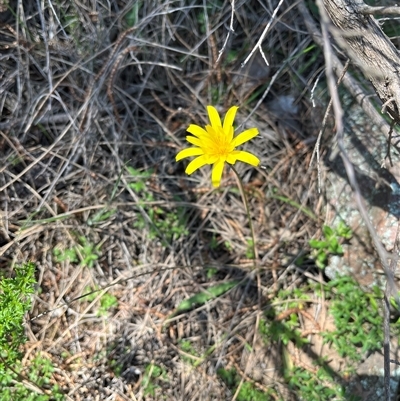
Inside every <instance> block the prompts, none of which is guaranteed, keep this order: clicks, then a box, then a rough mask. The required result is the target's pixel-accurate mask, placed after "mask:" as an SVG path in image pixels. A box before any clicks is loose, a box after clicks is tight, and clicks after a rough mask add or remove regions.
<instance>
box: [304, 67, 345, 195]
mask: <svg viewBox="0 0 400 401" xmlns="http://www.w3.org/2000/svg"><path fill="white" fill-rule="evenodd" d="M349 64H350V60H347V61H346V64H345V66H344V67H343V72H342V73H341V75H340V77H339V79H338V80H337V83H336V88H338V87H339V85H340V83H341V82H342V80H343V77H344V76H345V74H346V72H347V69H348V68H349ZM331 107H332V99H331V100H330V101H329V103H328V107H327V108H326V111H325V115H324V118H323V120H322V127H321V130H320V131H319V134H318V138H317V142H316V144H315V147H314V150H313V152H312V155H311V160H310V163H309V167H311V165H312V162H313V160H314V157H315V155H317V167H318V193H321V167H320V166H321V164H320V153H319V148H320V144H321V138H322V134H323V133H324V131H325V128H326V122H327V120H328V115H329V113H330V111H331Z"/></svg>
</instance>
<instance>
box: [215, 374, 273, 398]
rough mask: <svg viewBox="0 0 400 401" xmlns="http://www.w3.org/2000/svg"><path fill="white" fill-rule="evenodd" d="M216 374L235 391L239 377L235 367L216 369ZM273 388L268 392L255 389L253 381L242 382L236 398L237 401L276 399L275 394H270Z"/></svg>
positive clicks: (239, 380)
mask: <svg viewBox="0 0 400 401" xmlns="http://www.w3.org/2000/svg"><path fill="white" fill-rule="evenodd" d="M217 374H218V376H219V377H220V378H221V379H222V380H223V381H224V383H225V384H226V385H227V387H228V388H229V389H230V390H231V391H232V392H236V390H237V388H238V386H239V384H240V382H241V378H240V376H239V374H238V373H237V372H236V370H235V369H229V370H227V369H223V368H221V369H218V370H217ZM272 392H273V390H272V389H271V390H270V392H269V393H267V392H264V391H261V390H259V389H257V388H256V387H255V386H254V384H253V383H250V382H244V383H243V384H242V386H241V387H240V390H239V393H238V395H237V398H236V400H238V401H249V400H251V401H271V400H276V394H274V395H273V396H272V395H271V394H272Z"/></svg>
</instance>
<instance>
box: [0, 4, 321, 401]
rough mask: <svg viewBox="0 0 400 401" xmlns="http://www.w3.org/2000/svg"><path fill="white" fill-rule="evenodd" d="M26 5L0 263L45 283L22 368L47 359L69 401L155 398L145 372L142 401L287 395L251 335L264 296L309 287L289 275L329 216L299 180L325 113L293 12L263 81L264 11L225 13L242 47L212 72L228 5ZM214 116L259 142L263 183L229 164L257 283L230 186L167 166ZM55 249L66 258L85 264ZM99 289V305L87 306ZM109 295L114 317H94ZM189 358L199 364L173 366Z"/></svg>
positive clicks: (257, 7) (15, 35) (10, 22)
mask: <svg viewBox="0 0 400 401" xmlns="http://www.w3.org/2000/svg"><path fill="white" fill-rule="evenodd" d="M21 3H22V4H20V7H19V9H16V8H14V10H15V11H16V13H17V17H18V18H15V16H14V15H13V14H12V13H11V12H9V11H6V12H3V13H1V14H0V18H1V21H2V25H1V31H0V32H1V37H2V39H1V44H0V45H1V48H2V56H1V64H0V66H1V67H0V68H1V74H2V83H1V91H0V93H1V102H0V107H1V117H0V129H1V130H0V134H1V138H0V144H1V149H2V152H1V172H0V194H1V195H0V197H1V209H2V226H1V237H0V239H1V244H0V245H1V246H2V247H1V248H0V262H1V268H2V270H9V269H11V268H12V266H13V265H14V263H16V262H18V263H21V262H23V261H26V260H28V259H30V260H33V261H34V262H35V264H36V265H37V271H38V273H37V280H38V288H40V290H41V291H40V292H38V294H37V296H36V297H35V299H34V305H33V308H32V311H31V313H30V317H31V320H30V321H29V323H28V324H27V333H28V337H29V342H28V343H27V346H26V351H27V353H26V361H28V360H29V359H30V358H31V357H32V356H33V355H34V354H35V353H37V352H39V351H41V352H43V353H44V354H45V355H47V356H48V357H49V358H50V359H51V360H52V361H53V363H54V365H55V366H56V368H57V369H56V372H55V374H54V381H55V382H57V383H58V384H59V385H60V386H61V387H62V388H63V390H64V391H65V393H66V394H67V399H72V400H85V401H90V400H99V399H101V400H134V399H137V400H139V399H143V398H146V399H151V398H152V397H151V396H149V395H147V397H145V395H144V389H143V386H142V379H143V376H144V374H145V369H146V368H148V367H149V366H150V367H151V366H152V365H151V364H153V365H154V366H156V367H161V368H162V369H163V370H164V371H165V372H166V373H165V374H166V377H167V378H166V379H165V380H163V379H162V377H161V378H159V379H158V380H157V385H158V386H159V387H158V388H157V389H156V390H155V395H154V397H153V398H154V399H162V397H164V398H165V399H169V400H175V399H176V400H189V399H190V400H207V399H214V400H217V399H218V400H222V399H231V398H232V396H233V394H231V393H230V391H229V389H228V388H227V387H226V385H225V384H224V383H223V382H222V381H221V380H220V379H219V378H218V376H217V375H216V370H217V369H218V367H221V366H222V367H226V368H229V367H235V368H236V369H237V371H240V372H241V375H242V378H243V379H244V380H249V381H251V382H255V383H258V384H257V386H258V387H260V388H264V389H265V388H266V387H268V388H272V389H274V390H275V391H276V393H275V394H281V396H282V397H283V398H284V399H290V397H293V395H290V392H289V390H288V389H287V388H286V387H285V384H284V381H283V379H282V377H281V376H280V375H279V374H278V371H279V369H280V368H281V366H282V364H281V360H280V359H281V356H280V355H279V351H278V350H275V349H271V348H267V347H265V346H264V345H263V342H262V339H261V338H260V335H259V333H258V325H259V321H260V317H261V315H262V313H263V311H264V310H266V309H268V308H271V306H270V304H269V300H270V299H271V297H272V295H271V294H275V293H276V291H277V290H278V289H279V288H294V287H296V286H298V285H299V284H300V283H301V282H302V281H303V280H304V279H305V275H304V273H306V275H308V276H309V277H315V279H316V280H319V279H320V278H318V276H317V275H315V271H314V270H313V269H312V267H311V270H310V271H309V272H308V271H307V269H306V271H305V272H304V271H301V272H300V271H298V270H297V269H296V268H295V267H294V265H293V264H292V262H293V259H294V258H295V257H296V256H298V255H299V254H301V253H302V251H303V249H304V248H305V247H307V243H308V240H309V239H310V238H312V237H313V236H315V235H316V233H317V232H318V230H319V229H320V227H321V225H322V221H323V216H322V215H321V213H322V208H323V204H324V201H323V197H322V195H319V194H318V190H317V171H316V170H315V169H309V168H308V165H309V162H310V158H311V154H312V144H313V142H314V141H315V138H316V135H317V133H318V129H319V124H320V120H321V117H322V115H323V105H322V104H318V99H317V105H316V107H315V108H312V107H311V104H310V94H311V89H312V86H313V84H314V82H315V80H316V78H317V77H318V75H319V74H320V73H321V72H322V69H323V61H322V55H321V52H320V50H319V49H318V48H316V47H312V46H313V44H312V41H311V39H310V37H309V35H308V34H307V33H306V28H305V27H304V26H303V23H302V21H301V18H299V17H298V13H297V11H296V8H295V7H294V5H293V4H292V2H290V1H287V2H284V5H283V6H282V11H281V12H279V13H278V18H277V19H276V21H275V22H274V23H273V24H272V26H271V28H270V33H269V34H268V35H267V36H266V39H265V41H264V43H263V50H264V52H265V55H266V56H267V58H268V60H269V63H270V65H269V66H266V65H265V63H264V61H263V60H262V58H261V57H260V56H259V54H257V55H256V56H255V57H254V58H253V59H252V61H251V62H249V63H248V64H247V65H246V67H244V68H243V69H241V68H240V65H241V63H242V62H243V60H244V59H245V58H246V56H247V55H248V54H249V52H250V51H251V49H252V46H253V45H254V44H255V43H256V42H257V40H258V38H259V37H260V35H261V33H262V31H263V29H264V27H265V24H266V21H267V20H268V19H269V18H270V15H271V13H272V12H273V10H274V6H275V5H276V4H275V3H274V2H263V1H258V0H252V1H236V2H235V3H236V4H235V9H236V10H235V14H234V29H235V32H234V33H231V35H230V37H229V40H228V42H227V45H226V47H225V49H224V52H223V54H222V57H221V59H220V61H219V62H218V63H216V61H217V58H218V52H219V50H220V49H221V48H222V46H223V43H224V41H225V39H226V37H227V34H228V31H229V24H230V19H231V7H230V2H228V1H210V2H202V1H197V0H192V1H171V0H165V1H160V0H158V1H155V0H153V1H150V0H149V1H145V2H142V1H116V0H112V1H104V0H97V1H95V2H91V1H81V2H78V1H60V2H49V3H47V2H46V5H45V8H44V9H42V8H41V9H38V8H37V4H38V3H39V2H38V3H37V2H21ZM26 3H29V4H26ZM41 4H42V3H41ZM17 21H18V22H17ZM129 24H131V25H129ZM43 27H45V29H44V30H43ZM260 99H264V100H263V101H261V102H258V101H259V100H260ZM207 104H216V105H217V106H218V108H219V109H220V111H221V112H225V111H226V110H227V108H228V107H229V106H230V105H232V104H238V105H240V110H239V115H238V122H239V123H240V124H243V126H246V127H251V126H257V127H258V128H259V130H260V135H259V137H257V138H256V140H254V141H253V143H252V144H249V149H251V150H253V151H254V152H255V153H256V154H257V155H258V156H259V157H260V159H261V160H262V165H263V168H260V169H255V170H254V169H249V168H247V167H245V166H239V172H240V175H241V176H242V177H243V181H244V185H245V188H246V192H247V194H248V196H249V198H250V205H251V210H252V213H253V218H254V220H253V223H254V227H255V234H256V238H257V250H258V254H259V260H258V261H257V264H258V267H259V268H258V269H257V270H256V271H253V270H252V263H253V262H252V261H251V260H249V259H248V256H249V241H250V239H251V233H250V230H249V227H248V223H247V218H246V213H245V210H244V207H243V205H242V200H241V197H240V194H239V192H238V191H237V189H236V188H237V185H236V184H237V183H236V181H235V176H234V175H233V174H232V173H231V172H230V171H228V170H226V171H225V175H224V178H223V185H222V186H221V189H219V190H212V189H211V187H210V182H209V171H207V169H204V170H202V171H199V172H197V173H196V174H194V175H193V176H191V177H188V176H186V175H185V174H184V163H178V164H177V163H175V161H174V157H175V154H176V152H177V150H178V149H180V148H181V147H182V146H183V143H184V136H185V130H186V128H187V126H188V124H190V123H198V124H204V123H205V122H206V113H205V106H206V105H207ZM249 115H250V117H247V116H249ZM129 168H133V169H134V170H129ZM146 173H147V175H146ZM135 174H136V175H135ZM140 174H144V175H140ZM138 182H139V183H142V187H141V189H139V190H138V187H137V186H136V187H135V183H136V184H137V183H138ZM139 185H140V184H139ZM285 199H286V200H291V201H294V202H296V203H298V204H301V205H302V206H303V207H305V208H309V209H310V210H311V211H312V212H313V213H314V215H315V216H316V217H315V219H312V218H310V216H309V215H307V214H305V213H303V212H302V211H301V210H300V209H299V208H298V207H294V206H293V204H291V203H290V202H285V201H284V200H285ZM109 211H112V213H110V214H109V215H108V216H106V217H104V213H106V212H109ZM99 212H102V213H103V217H104V218H103V219H102V220H100V221H97V222H96V221H93V220H96V216H98V213H99ZM168 213H170V214H171V216H178V220H176V219H175V220H174V217H168V216H169V215H168ZM168 219H170V220H168ZM171 219H172V220H171ZM179 219H181V220H180V221H181V223H179V224H180V225H179V224H178V228H179V229H180V230H181V231H180V232H178V233H177V234H173V233H171V230H170V227H171V225H172V224H173V222H174V221H175V222H176V221H179ZM163 222H164V223H165V224H163ZM182 222H184V223H182ZM85 244H86V245H88V244H90V245H96V246H98V251H95V250H93V249H92V251H91V252H92V254H94V255H95V257H94V259H93V263H92V266H89V265H88V263H82V261H83V260H84V259H85V257H86V256H87V254H86V253H85V252H86V251H85V250H83V248H84V246H85ZM54 249H58V250H59V251H60V252H61V254H62V253H65V251H66V250H71V249H72V250H74V249H75V253H76V258H77V260H76V261H75V262H74V261H71V260H70V259H66V260H61V259H62V258H58V259H57V257H56V255H55V254H54ZM96 255H97V256H96ZM211 268H212V269H214V270H210V269H211ZM210 272H212V273H213V274H210ZM233 279H235V280H241V281H242V284H241V285H240V286H238V287H236V288H235V289H234V290H232V291H229V292H228V293H226V294H224V296H223V297H220V298H217V299H214V300H211V301H210V302H208V303H207V304H205V305H202V306H200V307H198V308H195V309H194V310H191V311H188V312H187V313H184V314H181V315H178V316H176V317H174V318H172V319H171V320H169V321H168V320H167V318H168V317H169V316H170V314H171V313H172V312H173V311H174V309H175V308H176V307H177V306H178V305H179V303H180V302H181V301H182V300H183V299H186V298H188V297H190V296H192V295H194V294H196V293H198V292H199V291H201V290H204V289H207V288H209V287H210V286H212V285H215V284H218V283H222V282H227V281H229V280H233ZM94 288H103V290H102V291H100V292H98V293H97V296H95V297H91V298H90V299H88V297H82V296H83V295H84V294H86V293H87V292H88V291H89V289H94ZM104 293H108V294H111V295H113V296H115V297H116V299H117V301H118V304H117V306H116V307H113V308H111V309H109V310H108V311H107V313H106V315H105V316H99V315H98V310H99V308H100V302H101V301H100V300H101V297H102V295H103V294H104ZM48 311H51V312H49V313H47V312H48ZM309 328H310V327H309V325H308V323H307V324H306V323H305V326H304V330H306V329H309ZM182 340H188V341H190V343H191V344H192V346H193V348H194V349H195V351H196V355H197V356H193V355H192V356H188V355H185V352H184V351H182V349H181V343H182ZM249 345H250V347H251V349H252V350H253V351H252V352H249V349H250V347H249ZM185 356H186V357H187V358H192V359H193V360H194V362H195V363H196V367H194V366H193V364H191V363H187V362H186V363H185V359H184V358H183V357H185ZM295 360H297V359H295ZM117 370H118V372H119V375H118V374H116V371H117Z"/></svg>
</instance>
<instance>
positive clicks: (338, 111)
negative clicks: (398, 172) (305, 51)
mask: <svg viewBox="0 0 400 401" xmlns="http://www.w3.org/2000/svg"><path fill="white" fill-rule="evenodd" d="M317 5H318V8H319V11H320V14H321V20H322V21H321V22H322V24H321V29H322V37H323V41H324V57H325V63H326V75H327V81H328V87H329V92H330V94H331V97H332V105H333V110H334V113H335V122H336V129H337V144H338V147H339V149H340V154H341V157H342V160H343V164H344V166H345V169H346V174H347V177H348V179H349V182H350V185H351V187H352V188H353V194H354V198H355V201H356V203H357V207H358V210H359V212H360V214H361V217H362V219H363V221H364V223H365V225H366V226H367V229H368V232H369V233H370V235H371V238H372V240H373V243H374V245H375V248H376V250H377V252H378V255H379V258H380V261H381V264H382V266H383V269H384V271H385V274H386V280H387V281H386V282H387V285H388V286H390V291H391V292H392V293H396V289H395V283H394V279H393V273H392V271H391V270H390V269H389V265H388V260H387V253H386V251H385V249H384V248H383V246H382V243H381V241H380V240H379V238H378V235H377V233H376V230H375V229H374V227H373V225H372V223H371V220H370V219H369V216H368V212H367V209H366V207H365V205H364V201H363V199H362V196H361V192H360V188H359V186H358V182H357V179H356V176H355V171H354V166H353V165H352V163H351V161H350V159H349V156H348V154H347V151H346V149H345V146H344V140H343V110H342V107H341V104H340V99H339V94H338V91H337V88H336V85H335V79H334V76H333V65H332V57H331V55H332V48H331V43H330V41H329V33H328V27H329V25H330V19H329V17H328V15H327V14H326V11H325V9H324V5H323V4H322V0H317ZM385 308H386V303H385ZM384 317H385V319H386V318H387V313H385V314H384ZM384 324H385V325H389V322H386V321H385V322H384ZM389 352H390V344H388V346H387V347H385V348H384V382H385V400H386V401H390V364H389V362H388V361H389V359H390V354H389Z"/></svg>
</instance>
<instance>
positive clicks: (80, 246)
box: [53, 235, 100, 268]
mask: <svg viewBox="0 0 400 401" xmlns="http://www.w3.org/2000/svg"><path fill="white" fill-rule="evenodd" d="M53 255H54V257H55V260H56V262H63V261H65V260H69V261H70V262H71V263H78V261H79V259H81V266H87V267H89V268H92V267H93V265H94V263H95V262H96V260H98V258H99V255H100V245H94V244H92V243H91V242H90V241H89V240H88V239H87V238H85V237H84V236H83V235H80V236H79V237H78V243H77V244H76V245H75V246H73V247H72V248H69V249H65V250H61V249H59V248H54V250H53Z"/></svg>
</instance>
